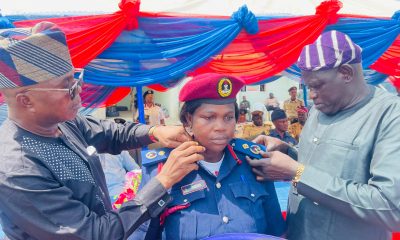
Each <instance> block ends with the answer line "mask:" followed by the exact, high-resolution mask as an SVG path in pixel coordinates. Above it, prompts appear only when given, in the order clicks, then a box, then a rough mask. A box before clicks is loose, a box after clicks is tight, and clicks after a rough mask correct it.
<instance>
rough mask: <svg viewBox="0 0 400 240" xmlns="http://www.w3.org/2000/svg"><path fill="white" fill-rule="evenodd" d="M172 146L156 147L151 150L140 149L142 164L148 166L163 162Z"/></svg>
mask: <svg viewBox="0 0 400 240" xmlns="http://www.w3.org/2000/svg"><path fill="white" fill-rule="evenodd" d="M171 151H172V148H158V149H151V150H142V151H141V156H142V166H144V167H148V166H151V165H154V164H157V163H159V162H165V161H166V160H167V158H168V156H169V154H170V153H171Z"/></svg>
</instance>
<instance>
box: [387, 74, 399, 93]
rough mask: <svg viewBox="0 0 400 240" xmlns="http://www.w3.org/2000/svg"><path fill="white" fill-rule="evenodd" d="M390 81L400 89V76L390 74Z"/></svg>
mask: <svg viewBox="0 0 400 240" xmlns="http://www.w3.org/2000/svg"><path fill="white" fill-rule="evenodd" d="M389 82H391V83H392V84H393V86H394V87H395V88H396V89H397V90H400V76H397V77H396V76H389Z"/></svg>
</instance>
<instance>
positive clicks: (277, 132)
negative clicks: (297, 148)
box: [269, 109, 297, 146]
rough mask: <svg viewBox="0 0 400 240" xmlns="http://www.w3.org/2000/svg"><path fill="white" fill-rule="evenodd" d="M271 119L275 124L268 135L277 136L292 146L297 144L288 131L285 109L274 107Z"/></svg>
mask: <svg viewBox="0 0 400 240" xmlns="http://www.w3.org/2000/svg"><path fill="white" fill-rule="evenodd" d="M271 121H272V123H273V124H274V126H275V129H273V130H271V131H270V133H269V136H271V137H274V138H278V139H280V140H282V141H284V142H286V143H289V144H290V145H292V146H294V145H296V144H297V141H296V139H294V138H293V137H292V136H291V135H290V134H289V132H288V127H289V122H288V118H287V116H286V113H285V111H283V110H282V109H276V110H275V111H273V112H272V114H271Z"/></svg>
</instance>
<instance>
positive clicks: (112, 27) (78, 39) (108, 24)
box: [0, 0, 140, 107]
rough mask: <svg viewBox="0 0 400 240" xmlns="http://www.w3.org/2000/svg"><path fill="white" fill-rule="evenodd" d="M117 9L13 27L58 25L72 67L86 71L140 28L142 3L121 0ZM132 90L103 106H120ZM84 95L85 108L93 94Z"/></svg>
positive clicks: (121, 92)
mask: <svg viewBox="0 0 400 240" xmlns="http://www.w3.org/2000/svg"><path fill="white" fill-rule="evenodd" d="M118 6H119V8H120V9H121V10H120V11H118V12H116V13H113V14H104V15H92V16H77V17H64V18H48V19H37V20H27V21H20V22H15V23H14V24H15V26H17V27H31V26H33V25H35V24H36V23H38V22H42V21H49V22H52V23H55V24H57V25H58V26H59V27H60V28H61V30H62V31H64V32H65V35H66V39H67V44H68V48H69V51H70V54H71V59H72V64H73V65H74V67H76V68H83V67H84V66H86V65H87V64H88V63H89V62H90V61H91V60H93V59H94V58H96V57H97V56H98V55H99V54H100V53H102V52H103V51H104V50H105V49H107V48H108V47H109V46H110V45H111V44H112V43H113V42H114V41H115V39H116V38H117V37H118V36H119V35H120V34H121V32H122V31H123V30H124V29H126V30H133V29H136V28H138V21H137V16H138V14H139V7H140V0H121V2H120V3H119V4H118ZM129 91H130V88H124V87H122V88H117V89H116V90H115V91H114V92H113V93H112V94H111V95H110V96H109V97H108V99H107V100H106V101H105V102H103V103H101V104H100V106H102V107H104V106H110V105H113V104H115V103H117V102H118V101H120V100H121V99H122V98H124V97H125V96H126V95H127V94H129ZM84 93H85V89H84V90H83V94H82V100H83V104H84V105H85V104H86V102H87V101H86V99H87V98H89V97H90V94H84ZM1 102H2V101H1V99H0V103H1ZM87 104H89V103H87ZM96 106H97V105H96Z"/></svg>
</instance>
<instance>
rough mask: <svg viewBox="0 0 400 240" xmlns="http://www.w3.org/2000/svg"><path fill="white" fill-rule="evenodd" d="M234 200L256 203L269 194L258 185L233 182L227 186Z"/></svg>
mask: <svg viewBox="0 0 400 240" xmlns="http://www.w3.org/2000/svg"><path fill="white" fill-rule="evenodd" d="M229 186H230V188H231V190H232V193H233V195H234V196H235V198H240V197H243V198H247V199H249V200H250V201H252V202H255V201H257V200H258V199H259V198H260V197H267V196H269V194H268V193H267V191H266V190H265V188H263V186H262V185H261V184H259V183H252V182H249V183H243V182H235V183H230V184H229Z"/></svg>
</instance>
